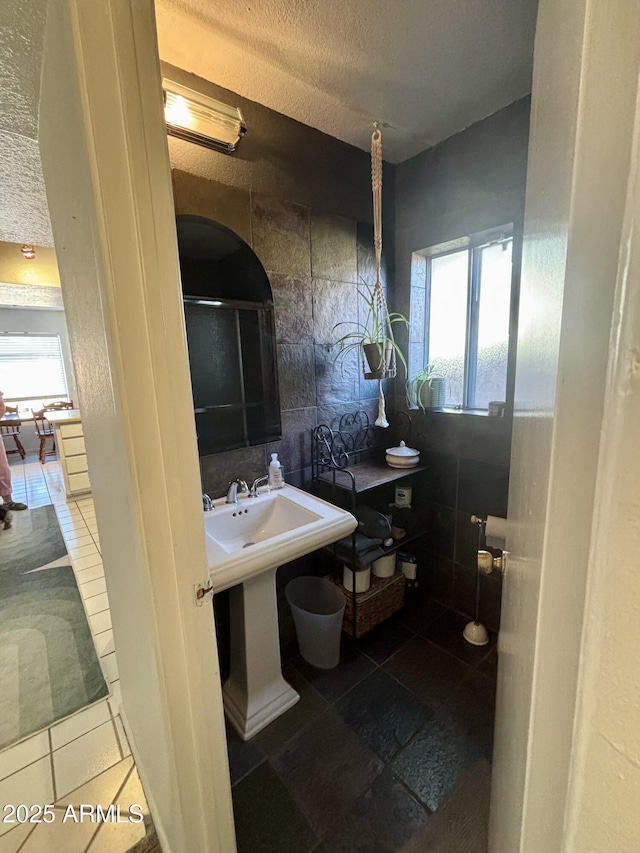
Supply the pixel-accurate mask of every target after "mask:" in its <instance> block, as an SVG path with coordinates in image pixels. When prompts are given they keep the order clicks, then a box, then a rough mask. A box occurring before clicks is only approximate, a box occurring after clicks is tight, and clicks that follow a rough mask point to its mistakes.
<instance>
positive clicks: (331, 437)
mask: <svg viewBox="0 0 640 853" xmlns="http://www.w3.org/2000/svg"><path fill="white" fill-rule="evenodd" d="M405 420H406V421H408V425H409V429H410V428H411V419H410V417H409V416H408V415H405ZM381 433H382V431H381V430H377V431H376V427H375V426H374V425H372V424H371V423H370V421H369V418H368V416H367V414H366V413H365V412H354V413H350V414H346V415H343V416H342V417H341V418H340V421H339V424H338V429H337V430H333V429H331V428H330V427H329V426H328V425H326V424H321V425H320V426H317V427H315V429H314V430H313V431H312V440H311V444H312V456H311V470H312V479H313V483H314V485H315V488H316V489H319V487H321V486H322V487H324V489H325V490H326V488H327V487H328V488H329V489H331V498H330V499H331V500H333V502H334V503H338V502H340V501H339V500H338V498H339V497H340V496H341V501H344V500H345V497H347V498H350V503H351V511H352V512H353V513H354V514H355V512H356V507H357V499H358V495H361V494H363V493H364V492H367V491H370V490H372V489H375V488H377V487H379V486H384V485H386V484H388V483H393V482H396V481H397V480H401V479H406V478H407V477H412V476H414V475H416V474H421V473H424V472H425V471H426V470H427V467H426V466H425V465H416V466H414V467H413V468H392V467H391V466H389V465H387V464H386V462H385V461H384V454H385V449H384V445H382V444H381V440H382V435H381ZM384 438H385V441H386V442H387V443H388V441H389V439H388V438H387V436H386V434H384ZM424 533H425V531H416V532H412V533H410V534H409V535H407V536H405V537H403V538H402V539H398V540H397V541H394V543H393V545H389V546H387V547H385V546H383V545H381V546H380V550H381V551H382V552H383V553H382V554H381V556H386V555H388V554H393V553H395V552H396V551H400V550H401V549H402V548H404V547H406V546H408V545H410V544H411V543H412V542H415V541H416V540H417V539H419V538H420V537H421V536H423V535H424ZM351 541H352V554H353V557H352V559H351V565H349V560H348V559H345V558H344V554H341V555H340V557H338V554H337V551H336V545H335V543H334V545H332V546H328V547H327V548H325V549H323V550H325V551H326V552H329V553H331V554H332V556H333V558H334V559H336V561H337V562H341V563H342V565H344V566H345V567H346V568H348V569H350V570H351V572H352V573H353V574H354V582H353V584H352V586H353V591H352V592H351V594H350V600H351V603H352V633H353V636H354V637H355V636H357V633H356V632H357V627H356V626H357V606H358V600H359V599H358V597H357V596H358V593H356V592H355V588H356V584H355V572H356V567H355V553H356V548H355V542H356V540H355V532H354V533H353V534H352V537H351ZM360 600H361V599H360ZM382 618H388V617H382ZM368 630H369V629H368Z"/></svg>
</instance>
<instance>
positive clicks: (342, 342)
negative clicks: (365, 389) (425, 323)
mask: <svg viewBox="0 0 640 853" xmlns="http://www.w3.org/2000/svg"><path fill="white" fill-rule="evenodd" d="M371 190H372V194H373V246H374V249H375V253H376V283H375V285H374V286H373V288H371V287H369V285H368V284H366V283H365V285H364V289H363V288H359V290H358V292H359V294H360V295H361V296H362V298H363V299H364V300H365V301H366V303H367V308H368V314H367V318H366V320H365V322H364V324H362V323H338V324H337V326H335V327H334V331H335V329H337V328H338V327H339V326H344V325H347V326H350V327H351V331H349V332H347V333H346V334H344V335H343V336H342V337H341V338H339V339H338V340H337V341H336V344H337V346H338V348H339V349H338V355H337V358H338V359H340V358H342V359H344V357H345V356H346V355H347V353H349V352H352V351H353V350H354V349H357V350H359V351H360V352H361V353H362V371H363V373H364V378H365V379H377V380H378V417H377V419H376V421H375V425H376V426H379V427H383V428H386V427H388V426H389V422H388V421H387V416H386V414H385V405H384V392H383V390H382V380H383V379H387V378H392V377H394V376H395V375H396V372H397V368H396V356H399V357H400V360H401V362H402V364H403V365H404V369H405V374H406V371H407V362H406V361H405V358H404V356H403V354H402V352H401V350H400V347H399V346H398V344H397V343H396V341H395V339H394V336H393V326H394V324H395V323H405V324H406V325H407V326H408V325H409V323H408V321H407V319H406V317H403V316H402V314H397V313H390V312H389V309H388V308H387V301H386V299H385V298H384V291H383V289H382V284H381V283H380V264H381V261H382V133H381V131H380V126H379V125H378V122H375V123H374V125H373V133H372V134H371ZM365 360H366V364H365ZM366 365H368V367H369V370H367V369H366Z"/></svg>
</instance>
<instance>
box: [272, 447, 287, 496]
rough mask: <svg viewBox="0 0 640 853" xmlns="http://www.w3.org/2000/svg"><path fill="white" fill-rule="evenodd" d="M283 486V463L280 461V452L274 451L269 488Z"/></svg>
mask: <svg viewBox="0 0 640 853" xmlns="http://www.w3.org/2000/svg"><path fill="white" fill-rule="evenodd" d="M283 486H284V477H283V476H282V465H281V464H280V462H279V461H278V454H277V453H272V454H271V462H270V463H269V488H271V489H281V488H282V487H283Z"/></svg>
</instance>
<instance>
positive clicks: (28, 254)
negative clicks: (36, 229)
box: [20, 243, 36, 261]
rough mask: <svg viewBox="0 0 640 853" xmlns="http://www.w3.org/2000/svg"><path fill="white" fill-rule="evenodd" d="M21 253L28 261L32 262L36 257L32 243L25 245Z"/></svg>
mask: <svg viewBox="0 0 640 853" xmlns="http://www.w3.org/2000/svg"><path fill="white" fill-rule="evenodd" d="M20 251H21V252H22V254H23V255H24V257H25V259H26V260H27V261H32V260H33V259H34V258H35V256H36V252H35V249H34V248H33V246H32V245H31V244H30V243H25V245H24V246H23V247H22V248H21V249H20Z"/></svg>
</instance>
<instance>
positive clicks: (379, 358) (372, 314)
mask: <svg viewBox="0 0 640 853" xmlns="http://www.w3.org/2000/svg"><path fill="white" fill-rule="evenodd" d="M358 294H359V295H360V297H361V298H362V299H364V301H365V303H366V306H367V316H366V319H365V322H364V323H357V322H343V323H336V325H335V326H334V327H333V331H334V332H335V331H336V330H338V329H339V328H340V327H341V326H346V327H348V328H349V331H348V332H346V333H345V334H344V335H342V337H341V338H338V340H337V341H336V342H335V346H337V347H338V353H337V355H336V361H341V360H342V359H344V358H345V356H346V355H347V354H348V353H350V352H353V350H358V351H360V352H361V354H362V366H363V372H364V377H365V379H386V378H387V377H391V376H395V373H396V372H395V360H396V359H395V357H396V356H397V357H398V358H399V359H400V361H401V362H402V364H403V365H404V369H405V374H406V373H407V362H406V360H405V357H404V355H403V354H402V350H401V349H400V347H399V346H398V344H397V342H396V340H395V338H394V336H393V326H394V325H395V324H396V323H404V324H405V325H406V326H408V325H409V321H408V320H407V318H406V317H404V316H403V315H402V314H398V313H397V312H395V311H394V312H389V309H388V308H387V304H386V301H385V299H384V295H383V293H382V288H381V287H380V286H379V285H376V287H373V288H372V287H369V285H368V284H366V282H365V283H363V286H362V287H359V288H358ZM365 359H366V364H367V365H368V367H369V370H368V371H367V370H366V368H365Z"/></svg>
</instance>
